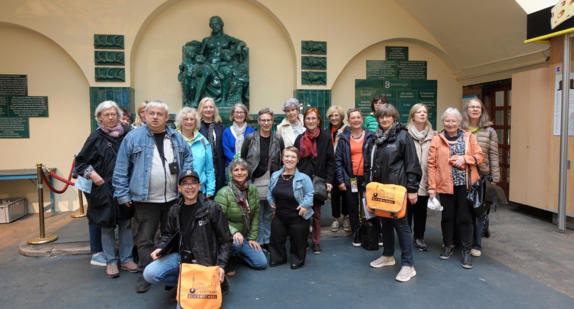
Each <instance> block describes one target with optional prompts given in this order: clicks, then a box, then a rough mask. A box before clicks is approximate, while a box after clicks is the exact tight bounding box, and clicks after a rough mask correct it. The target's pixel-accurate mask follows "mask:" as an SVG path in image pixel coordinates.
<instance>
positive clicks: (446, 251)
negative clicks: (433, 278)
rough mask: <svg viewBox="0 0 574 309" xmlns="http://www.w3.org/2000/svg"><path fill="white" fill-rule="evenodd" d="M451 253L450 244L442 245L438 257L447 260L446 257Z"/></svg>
mask: <svg viewBox="0 0 574 309" xmlns="http://www.w3.org/2000/svg"><path fill="white" fill-rule="evenodd" d="M451 255H452V247H451V246H444V248H442V252H441V253H440V254H439V256H438V257H439V258H440V259H441V260H448V258H449V257H450V256H451Z"/></svg>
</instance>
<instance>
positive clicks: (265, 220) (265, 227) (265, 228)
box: [257, 201, 273, 245]
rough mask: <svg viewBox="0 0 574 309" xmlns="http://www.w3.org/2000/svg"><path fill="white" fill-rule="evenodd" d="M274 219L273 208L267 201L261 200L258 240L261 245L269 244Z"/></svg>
mask: <svg viewBox="0 0 574 309" xmlns="http://www.w3.org/2000/svg"><path fill="white" fill-rule="evenodd" d="M272 220H273V208H271V206H269V202H267V201H259V236H258V237H257V242H258V243H259V244H260V245H263V244H268V243H269V238H270V237H271V221H272Z"/></svg>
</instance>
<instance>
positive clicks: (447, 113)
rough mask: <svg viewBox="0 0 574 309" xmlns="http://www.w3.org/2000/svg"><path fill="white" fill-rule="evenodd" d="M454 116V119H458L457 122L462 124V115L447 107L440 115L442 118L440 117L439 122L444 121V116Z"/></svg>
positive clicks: (456, 110)
mask: <svg viewBox="0 0 574 309" xmlns="http://www.w3.org/2000/svg"><path fill="white" fill-rule="evenodd" d="M452 114H454V115H456V118H458V122H459V123H462V114H461V113H460V112H459V111H458V109H456V108H454V107H449V108H447V109H446V110H445V111H444V113H442V117H440V120H441V121H444V117H446V115H452Z"/></svg>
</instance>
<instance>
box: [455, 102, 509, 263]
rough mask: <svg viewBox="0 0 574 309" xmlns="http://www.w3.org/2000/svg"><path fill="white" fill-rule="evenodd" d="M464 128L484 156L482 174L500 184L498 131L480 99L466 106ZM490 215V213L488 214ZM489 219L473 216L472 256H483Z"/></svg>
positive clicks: (480, 167)
mask: <svg viewBox="0 0 574 309" xmlns="http://www.w3.org/2000/svg"><path fill="white" fill-rule="evenodd" d="M462 117H463V122H462V128H463V129H465V130H468V131H470V132H471V133H472V134H474V137H475V138H476V140H477V141H478V145H479V146H480V148H481V149H482V153H483V154H484V162H483V163H482V164H480V165H479V166H478V168H479V170H480V173H481V174H482V175H484V176H490V177H491V178H492V183H493V184H496V183H498V182H500V171H499V167H498V136H497V135H496V130H494V129H493V128H492V122H490V117H488V113H487V112H486V109H485V107H484V104H482V101H480V99H478V98H472V99H470V100H469V101H468V102H466V104H465V105H464V110H463V114H462ZM486 215H488V212H487V213H486ZM486 220H487V219H484V218H476V217H474V216H473V222H474V237H473V240H472V250H470V254H471V255H472V256H480V255H481V254H482V234H483V233H489V231H488V226H486V225H485V223H486V222H487V221H486Z"/></svg>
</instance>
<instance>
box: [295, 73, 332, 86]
mask: <svg viewBox="0 0 574 309" xmlns="http://www.w3.org/2000/svg"><path fill="white" fill-rule="evenodd" d="M301 84H302V85H327V73H326V72H310V71H303V72H301Z"/></svg>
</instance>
